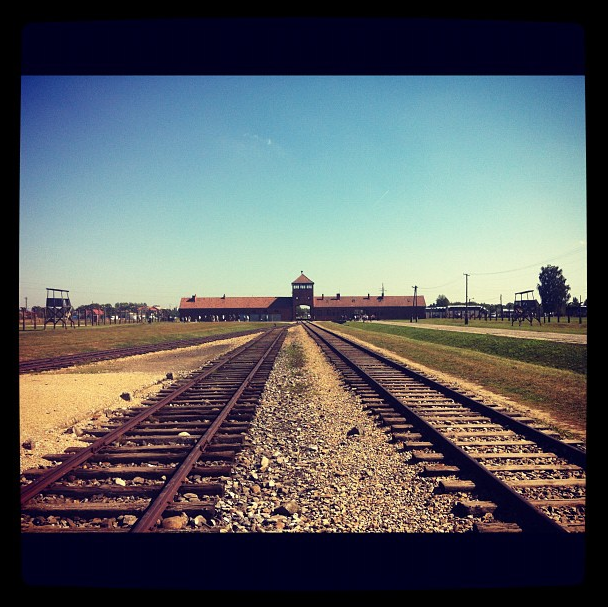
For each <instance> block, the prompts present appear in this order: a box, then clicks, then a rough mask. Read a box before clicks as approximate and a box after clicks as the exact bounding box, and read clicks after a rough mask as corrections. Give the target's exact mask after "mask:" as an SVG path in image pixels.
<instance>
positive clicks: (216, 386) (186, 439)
mask: <svg viewBox="0 0 608 607" xmlns="http://www.w3.org/2000/svg"><path fill="white" fill-rule="evenodd" d="M285 335H286V328H284V327H283V328H274V329H269V330H267V331H264V332H262V333H261V335H259V336H258V337H255V338H253V339H252V340H251V341H250V342H248V343H247V344H245V345H243V346H241V347H239V348H236V349H235V350H233V351H231V352H229V353H227V354H224V355H223V356H221V357H220V358H218V359H217V360H215V361H212V362H209V363H208V364H207V365H205V366H204V367H202V368H201V369H200V370H198V371H197V372H195V373H193V374H191V375H189V376H188V377H186V378H183V379H182V380H180V381H178V382H176V383H175V384H173V385H172V386H170V387H168V388H166V389H164V390H161V391H160V392H159V393H158V394H157V395H156V396H155V397H154V398H151V399H149V400H148V401H146V402H145V403H144V404H143V405H142V406H141V407H135V408H132V409H129V410H126V411H124V412H123V413H122V414H120V413H117V414H116V416H115V417H114V418H111V419H110V420H109V421H108V423H107V425H106V427H103V428H101V429H95V428H90V429H88V431H87V430H86V429H85V431H86V432H87V433H86V434H85V435H84V436H83V437H81V440H86V441H88V442H89V443H90V444H89V446H87V447H80V448H74V449H72V450H69V451H66V452H65V453H63V454H49V455H47V456H46V459H49V460H50V461H52V462H54V465H52V466H51V467H50V468H48V469H31V470H26V471H24V472H23V473H22V475H21V477H22V487H21V523H22V532H26V533H28V532H31V533H35V532H45V531H51V532H58V531H61V532H63V531H73V532H92V531H93V532H94V531H102V532H132V533H145V532H163V531H175V530H184V531H192V530H197V531H203V532H204V531H212V530H213V528H212V527H211V526H210V525H209V523H210V521H211V520H212V518H213V515H214V504H215V501H216V500H217V499H218V496H221V495H222V493H223V491H224V485H223V480H225V479H226V478H227V477H229V476H230V474H231V466H232V463H233V461H234V457H235V455H236V453H237V452H238V450H239V449H240V448H241V447H242V445H243V443H244V439H245V433H246V431H247V428H248V424H249V422H250V421H251V420H252V419H253V416H254V413H255V409H256V406H257V404H258V402H259V398H260V396H261V394H262V391H263V389H264V386H265V383H266V380H267V378H268V375H269V374H270V371H271V370H272V367H273V364H274V361H275V358H276V356H277V354H278V352H279V350H280V348H281V345H282V343H283V341H284V339H285ZM232 336H234V334H232V335H230V336H229V337H232Z"/></svg>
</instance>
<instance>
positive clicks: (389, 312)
mask: <svg viewBox="0 0 608 607" xmlns="http://www.w3.org/2000/svg"><path fill="white" fill-rule="evenodd" d="M314 284H315V283H314V282H313V281H312V280H310V278H308V277H307V276H305V275H304V273H303V272H302V273H301V274H300V276H298V277H297V278H296V279H295V280H294V281H293V282H292V283H291V297H226V296H225V295H223V296H222V297H197V296H196V295H192V297H182V298H181V301H180V304H179V318H180V320H181V321H182V322H195V321H196V322H199V321H200V322H205V321H207V322H217V321H223V320H225V321H236V320H240V321H248V322H258V321H269V322H286V321H287V322H289V321H294V320H304V319H310V320H352V319H361V318H367V319H371V320H389V319H391V320H393V319H410V318H414V317H416V318H424V317H425V316H426V302H425V300H424V296H423V295H416V296H414V295H384V294H381V295H378V296H375V295H370V294H369V293H368V294H367V295H341V294H340V293H337V294H336V295H335V296H326V295H325V294H322V295H321V296H316V297H315V294H314Z"/></svg>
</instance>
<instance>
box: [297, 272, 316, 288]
mask: <svg viewBox="0 0 608 607" xmlns="http://www.w3.org/2000/svg"><path fill="white" fill-rule="evenodd" d="M302 283H306V284H310V285H314V284H315V283H314V282H313V281H312V280H310V278H308V277H307V276H305V275H304V272H302V273H301V274H300V275H299V276H298V277H297V278H296V279H295V280H294V281H293V282H292V283H291V284H292V285H295V284H302Z"/></svg>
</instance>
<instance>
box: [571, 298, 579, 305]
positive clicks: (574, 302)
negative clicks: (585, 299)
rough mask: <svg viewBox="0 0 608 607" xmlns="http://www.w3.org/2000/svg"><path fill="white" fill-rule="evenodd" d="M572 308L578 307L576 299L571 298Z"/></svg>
mask: <svg viewBox="0 0 608 607" xmlns="http://www.w3.org/2000/svg"><path fill="white" fill-rule="evenodd" d="M571 305H573V306H578V297H573V298H572V304H571Z"/></svg>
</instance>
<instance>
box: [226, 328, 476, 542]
mask: <svg viewBox="0 0 608 607" xmlns="http://www.w3.org/2000/svg"><path fill="white" fill-rule="evenodd" d="M248 436H249V440H250V443H251V444H250V445H249V446H248V447H246V448H245V449H244V450H243V451H241V452H240V453H239V455H238V456H237V462H238V463H237V466H236V468H235V475H234V477H233V478H232V479H231V480H229V481H228V487H227V493H226V495H225V496H224V497H223V499H222V500H221V501H220V503H219V505H218V507H219V511H220V516H219V517H218V521H217V523H218V525H219V527H220V530H221V531H224V532H226V531H228V532H229V531H233V532H267V531H269V532H277V531H282V532H359V533H361V532H408V533H420V532H445V533H454V532H464V531H468V530H470V528H471V526H472V520H470V519H467V518H464V519H463V518H457V517H455V516H454V515H453V514H452V512H451V511H452V508H453V506H454V504H455V502H456V501H458V500H459V499H460V498H462V497H464V495H460V494H443V495H442V494H438V493H436V490H437V485H438V481H437V480H436V479H434V478H431V477H424V476H421V475H420V472H421V470H422V464H420V463H416V464H413V463H411V462H410V461H409V460H410V458H411V454H410V453H409V452H405V451H403V450H399V448H398V445H397V444H395V443H392V442H390V436H389V434H387V433H386V432H385V431H384V430H383V429H382V428H380V427H379V426H377V425H376V423H375V422H374V419H373V417H372V416H371V415H370V414H369V413H368V412H366V411H364V410H363V407H362V404H361V402H360V400H359V398H358V397H357V396H356V395H355V394H354V393H353V392H352V391H350V390H348V389H345V388H344V386H343V384H342V383H341V381H340V378H339V375H338V374H337V372H336V371H335V370H334V368H333V367H332V366H331V365H330V364H329V363H328V362H327V360H326V359H325V357H324V356H323V354H322V353H321V351H320V349H319V348H318V347H317V346H316V344H315V343H314V342H313V341H312V339H310V338H309V337H308V336H307V335H306V334H305V332H304V329H303V328H302V327H296V328H293V329H291V330H290V332H289V335H288V337H287V339H286V341H285V345H284V348H283V350H282V352H281V353H280V355H279V357H278V359H277V362H276V364H275V368H274V371H273V373H272V375H271V376H270V379H269V382H268V384H267V386H266V389H265V392H264V395H263V397H262V401H261V403H260V406H259V408H258V412H257V415H256V418H255V420H254V422H253V425H252V427H251V429H250V432H249V433H248Z"/></svg>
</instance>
